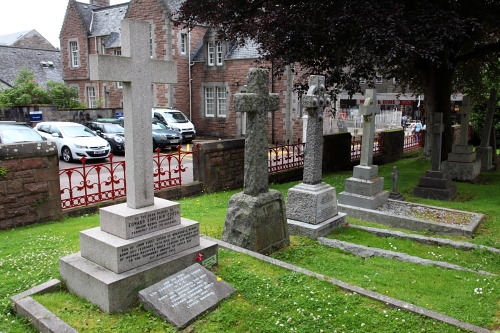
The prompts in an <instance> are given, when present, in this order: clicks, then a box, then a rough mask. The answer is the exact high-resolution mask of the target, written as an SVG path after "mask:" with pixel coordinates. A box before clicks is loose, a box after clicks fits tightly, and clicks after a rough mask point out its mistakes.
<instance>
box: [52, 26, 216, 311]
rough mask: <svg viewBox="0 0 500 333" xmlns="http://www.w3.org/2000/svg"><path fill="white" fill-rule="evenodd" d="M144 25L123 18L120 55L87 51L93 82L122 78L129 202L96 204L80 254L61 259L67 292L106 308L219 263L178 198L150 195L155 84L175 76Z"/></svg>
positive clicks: (173, 67) (124, 304)
mask: <svg viewBox="0 0 500 333" xmlns="http://www.w3.org/2000/svg"><path fill="white" fill-rule="evenodd" d="M149 31H150V27H149V23H147V22H142V21H135V20H123V21H122V26H121V32H122V36H121V40H122V52H123V55H124V56H123V57H117V56H106V55H91V56H90V78H91V79H92V80H105V81H120V82H123V100H124V105H123V109H124V116H125V138H126V142H127V145H126V147H125V149H126V163H127V170H126V172H127V176H126V177H127V202H126V203H124V204H118V205H114V206H110V207H106V208H101V209H100V227H96V228H92V229H89V230H84V231H82V232H81V233H80V252H79V253H75V254H72V255H69V256H66V257H63V258H60V259H59V270H60V274H61V278H62V280H64V282H65V283H66V285H67V287H68V290H69V291H70V292H74V293H76V294H77V295H79V296H81V297H83V298H86V299H87V300H89V301H90V302H92V303H94V304H96V305H98V306H99V307H100V308H101V309H102V310H103V311H106V312H115V311H121V310H125V309H127V308H128V307H130V306H131V305H132V304H133V303H134V302H135V301H136V300H137V299H138V292H139V290H141V289H144V288H145V287H148V286H150V285H152V284H154V283H156V282H158V281H160V280H162V279H164V278H166V277H168V276H169V275H172V274H174V273H177V272H179V271H180V270H182V269H184V268H186V267H188V266H191V265H192V264H194V263H196V262H201V263H203V264H205V265H207V266H209V265H213V264H215V263H216V262H217V244H215V243H213V242H209V241H206V240H204V239H200V237H199V225H198V222H195V221H191V220H188V219H185V218H181V217H180V206H179V204H178V203H175V202H172V201H168V200H164V199H160V198H155V197H154V189H153V186H154V185H153V176H152V175H153V163H152V160H153V158H152V154H151V152H152V150H153V149H152V140H151V137H152V135H151V131H152V125H151V112H150V108H151V105H152V104H153V103H152V89H151V86H152V83H173V82H176V79H177V74H176V64H175V62H171V61H159V60H152V59H150V56H149Z"/></svg>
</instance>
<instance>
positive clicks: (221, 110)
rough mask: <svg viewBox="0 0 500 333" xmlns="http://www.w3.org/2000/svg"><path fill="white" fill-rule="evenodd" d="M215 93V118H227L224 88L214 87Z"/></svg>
mask: <svg viewBox="0 0 500 333" xmlns="http://www.w3.org/2000/svg"><path fill="white" fill-rule="evenodd" d="M216 91H217V96H216V97H217V117H221V118H226V117H227V97H226V88H225V87H216Z"/></svg>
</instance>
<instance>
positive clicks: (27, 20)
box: [0, 0, 128, 48]
mask: <svg viewBox="0 0 500 333" xmlns="http://www.w3.org/2000/svg"><path fill="white" fill-rule="evenodd" d="M68 2H69V0H0V35H8V34H11V33H15V32H20V31H25V30H32V29H35V30H36V31H38V32H39V33H40V34H41V35H42V36H43V37H45V38H46V39H47V40H48V41H49V42H51V43H52V45H54V46H55V47H57V48H59V32H60V31H61V27H62V23H63V20H64V14H65V13H66V7H67V6H68ZM78 2H82V3H88V2H89V0H79V1H78ZM110 2H111V5H116V4H119V3H124V2H128V1H127V0H111V1H110Z"/></svg>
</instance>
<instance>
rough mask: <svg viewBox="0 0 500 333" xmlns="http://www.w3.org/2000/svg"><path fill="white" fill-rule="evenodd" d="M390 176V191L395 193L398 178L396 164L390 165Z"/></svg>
mask: <svg viewBox="0 0 500 333" xmlns="http://www.w3.org/2000/svg"><path fill="white" fill-rule="evenodd" d="M391 178H392V192H393V193H397V192H398V178H399V171H398V167H397V166H393V167H392V173H391Z"/></svg>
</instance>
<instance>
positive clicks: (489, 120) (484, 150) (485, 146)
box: [476, 89, 497, 171]
mask: <svg viewBox="0 0 500 333" xmlns="http://www.w3.org/2000/svg"><path fill="white" fill-rule="evenodd" d="M496 104H497V91H496V89H491V91H490V98H489V99H488V106H487V112H486V119H485V120H484V128H483V133H482V136H481V144H480V145H479V147H477V148H476V154H477V158H478V160H480V161H481V171H493V170H494V169H495V166H494V165H493V151H494V149H493V147H492V145H491V144H490V135H491V133H492V132H493V137H494V131H492V127H493V117H494V115H495V109H496Z"/></svg>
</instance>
